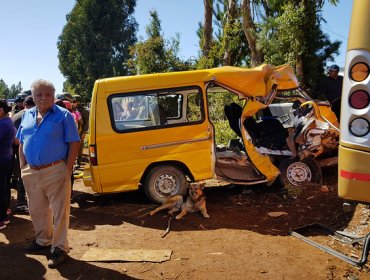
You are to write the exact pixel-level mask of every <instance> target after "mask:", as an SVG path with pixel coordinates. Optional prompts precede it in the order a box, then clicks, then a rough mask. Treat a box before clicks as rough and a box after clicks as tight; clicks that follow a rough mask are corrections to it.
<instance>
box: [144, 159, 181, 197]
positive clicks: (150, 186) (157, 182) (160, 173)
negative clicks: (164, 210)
mask: <svg viewBox="0 0 370 280" xmlns="http://www.w3.org/2000/svg"><path fill="white" fill-rule="evenodd" d="M144 190H145V194H146V196H147V197H148V198H149V199H150V200H151V201H153V202H154V203H162V202H163V201H164V200H165V199H166V198H167V197H169V196H172V195H176V194H181V195H184V194H186V190H187V182H186V178H185V174H184V173H183V172H182V170H180V169H178V168H177V167H175V166H172V165H159V166H156V167H154V168H153V169H152V170H151V171H150V172H149V174H148V175H147V176H146V178H145V182H144Z"/></svg>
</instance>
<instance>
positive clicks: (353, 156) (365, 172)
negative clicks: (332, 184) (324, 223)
mask: <svg viewBox="0 0 370 280" xmlns="http://www.w3.org/2000/svg"><path fill="white" fill-rule="evenodd" d="M339 158H340V159H341V160H340V161H339V164H338V186H339V188H338V194H339V196H340V197H344V198H346V199H349V200H354V201H370V166H369V165H368V164H366V163H368V162H370V153H368V152H363V151H359V150H354V149H349V148H346V147H342V146H339Z"/></svg>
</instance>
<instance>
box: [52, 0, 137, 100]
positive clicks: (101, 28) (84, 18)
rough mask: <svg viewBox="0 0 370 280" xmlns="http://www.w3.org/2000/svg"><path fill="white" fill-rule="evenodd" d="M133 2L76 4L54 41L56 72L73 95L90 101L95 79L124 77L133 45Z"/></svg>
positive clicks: (82, 0)
mask: <svg viewBox="0 0 370 280" xmlns="http://www.w3.org/2000/svg"><path fill="white" fill-rule="evenodd" d="M135 5H136V0H106V1H99V0H77V1H76V4H75V6H74V8H73V9H72V11H71V12H70V13H69V14H68V15H67V23H66V25H65V26H64V28H63V31H62V33H61V35H60V36H59V39H58V43H57V46H58V50H59V53H58V58H59V68H60V71H61V72H62V74H63V75H64V76H65V77H66V78H67V82H68V84H69V85H70V86H71V87H72V88H73V91H74V92H75V93H76V94H79V95H81V96H83V97H85V98H89V97H91V92H92V89H93V86H94V82H95V80H96V79H99V78H105V77H112V76H119V75H127V74H129V72H128V69H127V67H126V61H127V60H128V59H129V47H130V46H132V45H133V44H134V43H135V42H136V36H135V33H136V30H137V23H136V21H135V19H134V17H133V13H134V8H135Z"/></svg>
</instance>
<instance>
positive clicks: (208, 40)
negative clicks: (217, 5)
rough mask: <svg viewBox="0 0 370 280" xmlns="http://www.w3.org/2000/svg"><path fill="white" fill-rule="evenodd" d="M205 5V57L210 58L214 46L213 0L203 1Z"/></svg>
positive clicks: (203, 47)
mask: <svg viewBox="0 0 370 280" xmlns="http://www.w3.org/2000/svg"><path fill="white" fill-rule="evenodd" d="M203 3H204V30H203V46H202V50H203V55H204V56H206V57H207V56H208V54H209V51H210V50H211V46H212V32H213V30H212V12H213V0H203Z"/></svg>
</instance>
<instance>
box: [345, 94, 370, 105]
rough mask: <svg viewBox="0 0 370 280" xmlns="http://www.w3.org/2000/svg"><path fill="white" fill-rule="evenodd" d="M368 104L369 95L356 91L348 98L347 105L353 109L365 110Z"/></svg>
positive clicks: (369, 100)
mask: <svg viewBox="0 0 370 280" xmlns="http://www.w3.org/2000/svg"><path fill="white" fill-rule="evenodd" d="M369 102H370V97H369V94H368V93H367V92H366V91H364V90H356V91H354V92H353V93H351V95H350V96H349V104H350V105H351V107H352V108H355V109H363V108H366V107H367V105H369Z"/></svg>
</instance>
